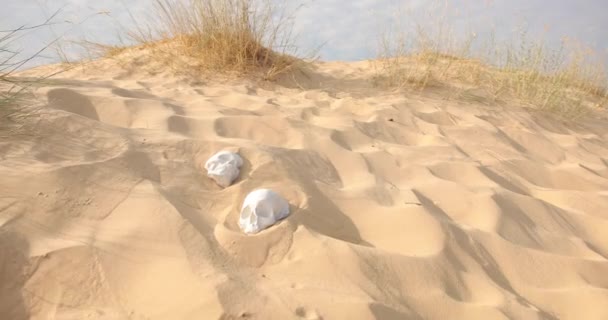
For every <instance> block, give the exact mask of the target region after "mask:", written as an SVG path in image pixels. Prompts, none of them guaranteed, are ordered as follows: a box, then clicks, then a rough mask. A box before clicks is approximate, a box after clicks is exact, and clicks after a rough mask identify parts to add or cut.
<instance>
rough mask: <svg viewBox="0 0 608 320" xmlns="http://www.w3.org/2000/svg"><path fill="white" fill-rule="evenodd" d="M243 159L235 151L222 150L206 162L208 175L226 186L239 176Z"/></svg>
mask: <svg viewBox="0 0 608 320" xmlns="http://www.w3.org/2000/svg"><path fill="white" fill-rule="evenodd" d="M242 165H243V159H242V158H241V157H240V156H239V155H238V154H236V153H234V152H229V151H220V152H218V153H216V154H215V155H213V156H212V157H211V158H209V160H207V162H206V163H205V169H207V175H208V176H209V177H210V178H211V179H213V180H215V182H216V183H217V184H219V185H220V186H222V187H224V188H226V187H228V186H230V185H231V184H232V181H234V179H236V178H237V177H238V176H239V168H240V167H241V166H242Z"/></svg>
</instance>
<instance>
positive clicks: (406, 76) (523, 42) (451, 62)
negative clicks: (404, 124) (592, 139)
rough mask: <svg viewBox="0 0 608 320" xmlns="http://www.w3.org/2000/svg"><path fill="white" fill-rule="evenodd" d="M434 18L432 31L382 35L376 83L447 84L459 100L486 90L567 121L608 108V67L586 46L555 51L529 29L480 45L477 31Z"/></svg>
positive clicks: (493, 97) (494, 96)
mask: <svg viewBox="0 0 608 320" xmlns="http://www.w3.org/2000/svg"><path fill="white" fill-rule="evenodd" d="M433 21H439V22H438V23H437V24H436V25H435V27H433V28H424V27H422V26H421V25H418V26H417V28H414V29H415V31H404V29H403V28H400V27H399V26H396V27H395V26H393V27H394V29H393V31H392V32H387V33H385V34H383V35H382V37H381V42H380V46H379V53H378V59H377V62H376V70H377V78H376V83H377V84H378V85H380V86H386V87H391V88H401V89H403V88H413V89H418V90H424V89H428V88H432V87H447V88H451V89H453V90H452V92H453V93H454V96H457V97H467V96H468V92H471V91H479V90H482V91H483V92H485V93H486V94H487V95H488V96H489V97H491V100H492V101H497V100H508V101H517V102H518V103H520V104H523V105H525V106H528V107H533V108H536V109H540V110H548V111H553V112H555V113H557V114H559V115H562V116H564V117H568V118H574V117H578V116H581V115H583V114H585V113H586V112H587V111H588V110H590V109H594V108H605V107H606V105H608V91H607V90H606V85H607V84H608V81H607V78H606V75H605V74H604V72H603V70H605V69H604V68H603V66H601V65H599V64H597V63H595V62H596V61H597V60H595V59H594V57H593V52H592V51H590V50H588V49H586V48H584V46H580V45H576V46H575V45H574V44H573V43H572V42H567V41H564V42H563V43H562V46H561V47H557V48H556V47H555V46H550V45H549V44H548V42H546V41H544V39H542V38H541V39H533V40H530V39H529V38H528V36H527V34H526V32H521V33H520V34H518V37H517V38H516V39H515V40H514V41H511V42H508V43H499V44H497V43H495V41H494V40H493V37H492V38H491V39H490V40H488V41H486V43H481V44H479V43H477V42H480V41H479V39H477V37H476V35H475V34H474V33H470V34H466V35H462V34H457V33H455V32H452V31H451V29H450V28H449V27H448V26H446V23H445V22H444V21H446V19H445V16H443V15H441V14H439V15H438V16H436V17H435V18H434V19H433ZM394 30H397V31H394ZM409 30H411V28H410V29H409ZM473 44H477V46H475V47H474V46H473ZM473 48H476V49H473Z"/></svg>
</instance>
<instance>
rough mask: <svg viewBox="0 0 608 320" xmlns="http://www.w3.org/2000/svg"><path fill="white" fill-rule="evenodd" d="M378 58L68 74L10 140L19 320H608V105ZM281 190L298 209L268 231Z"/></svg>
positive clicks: (0, 153) (6, 168)
mask: <svg viewBox="0 0 608 320" xmlns="http://www.w3.org/2000/svg"><path fill="white" fill-rule="evenodd" d="M28 72H29V73H28ZM28 72H26V74H29V75H32V74H36V72H39V73H42V72H43V71H40V70H38V69H36V70H32V71H28ZM371 75H372V69H371V67H370V64H369V63H368V62H356V63H345V62H331V63H330V62H319V63H317V64H316V67H315V70H314V71H310V72H309V74H308V77H302V78H301V79H300V80H301V81H300V82H298V84H299V87H298V86H296V85H294V83H293V81H292V85H291V86H287V85H285V86H283V85H280V84H268V83H260V82H255V81H249V80H216V79H213V78H208V79H206V80H202V81H194V80H189V78H188V77H187V76H179V75H175V74H174V73H171V72H169V71H167V72H160V73H157V74H148V73H146V72H143V71H142V72H134V71H133V70H131V71H125V70H124V69H123V68H121V67H119V66H115V65H112V64H111V63H109V62H108V63H106V62H99V63H98V65H96V66H93V67H87V68H84V69H82V68H77V69H74V70H71V71H68V72H65V73H63V74H60V75H58V76H56V78H55V79H54V80H53V81H50V82H49V83H47V84H46V85H44V86H42V87H40V88H38V89H37V90H36V95H37V97H38V100H39V101H40V102H41V103H42V108H41V109H40V111H39V112H40V113H41V114H42V116H41V117H40V119H39V122H38V123H37V125H36V126H35V130H33V131H32V132H30V133H28V134H24V135H18V136H11V137H5V138H3V139H2V140H1V141H0V176H1V177H2V178H1V179H0V314H1V315H2V316H0V318H1V319H308V320H312V319H326V320H327V319H484V320H485V319H608V143H607V141H608V120H606V119H601V118H598V117H589V118H586V119H583V120H580V121H577V122H564V121H559V120H556V119H553V118H552V117H551V116H549V115H543V114H539V113H534V112H529V111H526V110H524V109H523V108H520V107H518V106H516V105H511V104H509V103H506V104H505V103H502V104H494V105H489V104H487V103H484V102H483V101H482V100H483V99H481V100H480V99H471V100H470V101H469V100H463V99H446V98H445V94H444V93H442V92H441V91H440V90H438V91H433V90H430V91H429V92H426V93H416V92H409V93H408V92H406V93H403V92H402V93H397V92H389V91H386V90H380V89H377V88H374V87H373V85H372V84H371V82H370V77H371ZM286 81H287V80H285V79H284V82H285V83H287V82H286ZM220 150H232V151H238V152H239V153H240V154H241V155H242V157H243V158H244V160H245V164H244V166H243V167H242V172H241V176H240V177H239V178H238V180H237V181H236V182H235V183H234V184H233V185H232V186H230V187H228V188H226V189H222V188H220V187H219V186H217V185H216V184H215V183H213V181H211V180H210V179H209V178H207V176H206V173H205V171H204V169H203V165H204V163H205V161H206V160H207V159H208V158H209V157H210V156H211V155H212V154H214V153H215V152H217V151H220ZM260 187H264V188H271V189H273V190H275V191H277V192H279V193H280V194H281V195H283V196H284V197H285V198H286V199H287V200H289V202H290V204H291V211H292V214H291V215H290V216H289V217H288V218H287V219H285V220H283V221H281V222H280V223H278V224H277V225H275V226H274V227H272V228H269V229H267V230H265V231H263V232H261V233H259V234H256V235H249V236H248V235H245V234H243V233H242V232H241V231H240V230H239V227H238V224H237V221H238V214H239V209H240V206H241V203H242V200H243V199H244V197H245V196H246V195H247V193H248V192H250V191H252V190H254V189H256V188H260Z"/></svg>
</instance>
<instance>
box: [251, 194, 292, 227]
mask: <svg viewBox="0 0 608 320" xmlns="http://www.w3.org/2000/svg"><path fill="white" fill-rule="evenodd" d="M288 215H289V203H287V201H286V200H285V199H283V198H282V197H281V196H280V195H279V194H278V193H276V192H274V191H272V190H269V189H258V190H255V191H253V192H251V193H249V194H248V195H247V197H246V198H245V201H243V207H242V208H241V215H240V218H239V227H241V230H243V232H245V233H258V232H260V231H261V230H263V229H266V228H268V227H269V226H271V225H273V224H275V223H276V222H277V221H278V220H281V219H283V218H285V217H287V216H288Z"/></svg>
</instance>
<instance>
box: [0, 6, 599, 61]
mask: <svg viewBox="0 0 608 320" xmlns="http://www.w3.org/2000/svg"><path fill="white" fill-rule="evenodd" d="M438 3H441V4H442V6H445V5H446V4H447V9H446V10H444V12H446V19H445V20H446V21H447V22H448V24H450V25H451V26H452V27H453V28H454V29H456V30H459V31H460V32H462V33H465V32H475V33H476V34H478V35H480V36H482V37H483V36H484V35H487V34H489V33H490V31H492V30H494V33H495V34H496V35H497V36H498V37H499V38H501V37H508V36H510V35H511V34H513V33H514V32H517V31H516V30H517V28H518V27H521V26H522V25H524V24H526V25H527V29H528V31H529V32H530V33H531V34H537V35H538V34H540V33H542V32H544V34H545V36H546V38H548V39H549V40H551V41H555V42H557V41H559V39H561V38H562V37H564V36H566V37H569V38H575V39H577V40H579V41H581V42H584V43H587V44H589V45H590V46H592V47H593V48H594V49H595V50H596V51H598V52H599V53H600V54H601V55H602V58H603V59H604V61H606V62H608V31H607V30H608V19H607V17H608V16H607V12H608V1H606V0H582V1H574V0H555V1H549V0H542V1H541V0H528V1H524V0H510V1H508V0H476V1H474V0H442V1H439V0H438V1H435V0H430V1H422V0H411V1H404V0H402V1H397V0H348V1H347V0H323V1H321V0H304V1H289V4H290V5H291V6H296V5H297V4H303V6H302V7H301V8H300V9H299V10H298V11H297V13H296V17H295V20H294V24H293V27H294V30H295V32H296V34H297V35H298V40H297V44H298V46H299V47H301V48H302V51H307V50H312V49H314V48H317V47H318V46H320V45H322V47H321V49H320V52H319V54H320V56H321V58H322V59H323V60H361V59H367V58H373V57H374V55H375V53H376V46H377V44H378V42H377V39H378V33H379V31H381V30H386V28H387V27H388V26H389V23H390V22H395V21H399V22H400V23H401V24H403V25H404V26H405V27H406V28H407V27H410V28H411V27H413V25H414V24H413V23H412V22H413V21H416V22H417V23H420V24H423V25H424V24H426V25H429V26H434V25H436V24H437V23H438V20H439V19H438V18H437V15H436V14H435V15H431V16H428V15H426V14H427V13H429V12H435V13H437V12H438V11H437V10H434V9H431V8H434V7H435V6H437V4H438ZM152 6H153V0H105V1H90V0H89V1H87V0H21V1H15V0H0V7H1V8H3V10H2V11H0V29H1V30H6V29H11V28H15V27H19V26H21V25H35V24H37V23H40V22H41V21H43V20H45V18H46V17H48V16H49V15H50V14H52V13H53V12H55V11H56V10H58V9H61V12H60V14H59V16H58V17H57V18H56V19H55V22H57V24H56V25H54V26H53V27H52V28H46V29H45V30H36V32H30V33H28V34H27V35H25V36H23V37H21V38H19V39H17V40H16V41H15V42H14V43H13V45H14V46H17V47H20V48H21V49H22V50H24V51H25V52H33V51H35V50H36V49H37V48H40V47H41V46H43V45H44V44H47V43H49V42H51V41H52V40H53V39H55V38H57V37H58V36H62V37H63V38H64V40H66V41H69V40H78V39H83V38H86V39H89V40H94V41H96V42H103V43H116V42H117V41H118V38H119V34H121V33H124V30H125V29H128V28H131V26H132V20H131V18H130V16H129V14H128V12H127V10H126V9H125V8H126V7H128V8H129V11H131V13H133V14H134V15H135V16H137V17H145V16H146V15H147V14H150V13H151V12H152V10H151V8H152ZM398 9H399V10H401V11H400V12H405V13H406V14H401V15H398V14H397V12H398V11H397V10H398ZM397 16H399V17H398V18H396V17H397ZM404 22H405V23H404ZM63 47H64V48H65V50H66V51H67V53H68V54H70V55H72V56H74V57H77V56H78V55H79V54H81V53H79V52H78V50H77V48H76V47H74V46H70V45H69V43H64V45H63ZM46 57H47V59H46V60H41V61H39V62H38V63H43V62H51V61H53V60H56V57H55V53H54V52H53V51H47V52H46Z"/></svg>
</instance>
